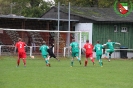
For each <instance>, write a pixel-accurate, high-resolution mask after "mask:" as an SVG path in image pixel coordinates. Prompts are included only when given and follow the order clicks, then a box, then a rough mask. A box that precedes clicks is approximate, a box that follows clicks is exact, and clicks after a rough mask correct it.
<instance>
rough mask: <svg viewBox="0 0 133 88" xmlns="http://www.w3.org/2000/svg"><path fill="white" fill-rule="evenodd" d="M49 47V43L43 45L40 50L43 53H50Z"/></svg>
mask: <svg viewBox="0 0 133 88" xmlns="http://www.w3.org/2000/svg"><path fill="white" fill-rule="evenodd" d="M48 49H49V47H48V46H47V45H42V46H41V47H40V49H39V50H40V51H41V53H42V55H48Z"/></svg>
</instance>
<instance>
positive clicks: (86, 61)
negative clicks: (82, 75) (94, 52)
mask: <svg viewBox="0 0 133 88" xmlns="http://www.w3.org/2000/svg"><path fill="white" fill-rule="evenodd" d="M87 64H88V58H86V59H85V65H84V66H85V67H86V66H87Z"/></svg>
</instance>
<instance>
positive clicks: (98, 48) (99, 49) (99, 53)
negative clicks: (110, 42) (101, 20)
mask: <svg viewBox="0 0 133 88" xmlns="http://www.w3.org/2000/svg"><path fill="white" fill-rule="evenodd" d="M102 49H104V46H103V45H101V44H100V42H99V40H98V41H97V44H96V45H95V46H94V51H95V52H96V59H97V60H98V61H99V64H100V66H101V67H103V62H102V59H101V57H102Z"/></svg>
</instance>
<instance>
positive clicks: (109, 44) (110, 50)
mask: <svg viewBox="0 0 133 88" xmlns="http://www.w3.org/2000/svg"><path fill="white" fill-rule="evenodd" d="M115 44H119V45H121V44H120V43H117V42H111V40H110V39H108V42H107V43H106V44H104V46H107V47H108V49H107V50H106V53H105V55H106V57H107V56H108V55H109V58H108V61H109V62H110V59H111V54H112V53H113V52H114V45H115Z"/></svg>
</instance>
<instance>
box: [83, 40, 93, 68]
mask: <svg viewBox="0 0 133 88" xmlns="http://www.w3.org/2000/svg"><path fill="white" fill-rule="evenodd" d="M83 50H84V51H85V55H86V59H85V66H87V64H88V58H90V60H91V61H92V62H93V65H95V63H94V58H93V45H92V44H91V43H89V40H86V43H85V44H84V46H83Z"/></svg>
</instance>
